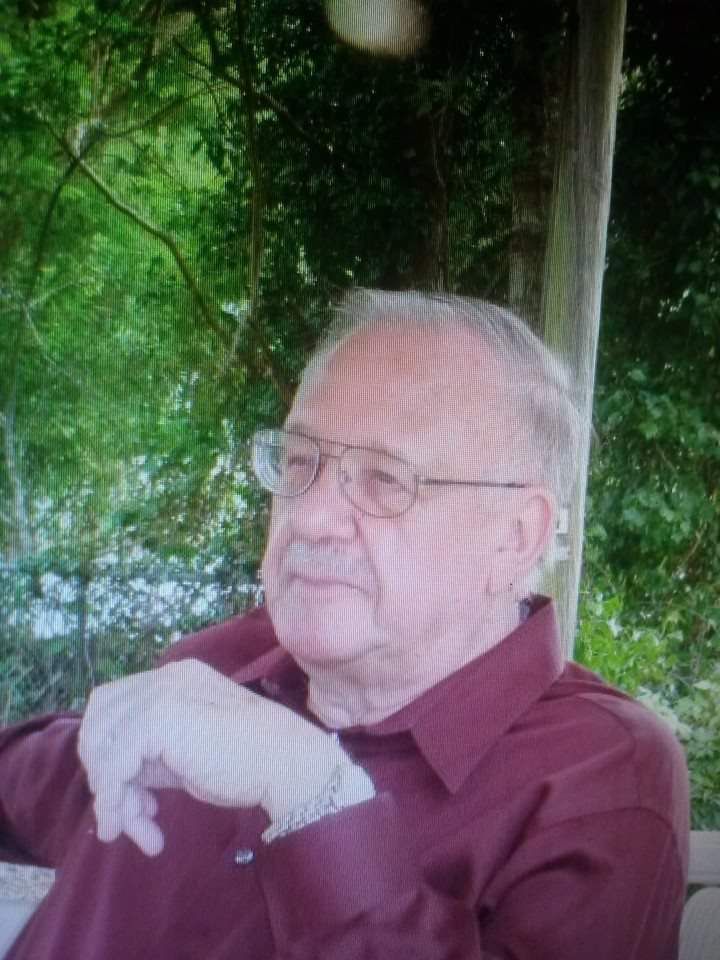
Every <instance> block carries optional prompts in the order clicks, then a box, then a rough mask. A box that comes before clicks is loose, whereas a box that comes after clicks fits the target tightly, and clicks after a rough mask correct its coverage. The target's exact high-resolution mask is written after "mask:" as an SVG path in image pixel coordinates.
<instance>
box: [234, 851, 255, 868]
mask: <svg viewBox="0 0 720 960" xmlns="http://www.w3.org/2000/svg"><path fill="white" fill-rule="evenodd" d="M233 859H234V860H235V865H236V866H238V867H246V866H247V865H248V864H250V863H252V862H253V860H254V859H255V853H254V851H252V850H251V849H250V847H239V848H238V849H237V850H236V851H235V856H234V858H233Z"/></svg>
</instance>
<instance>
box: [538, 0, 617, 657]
mask: <svg viewBox="0 0 720 960" xmlns="http://www.w3.org/2000/svg"><path fill="white" fill-rule="evenodd" d="M625 8H626V0H577V14H576V18H575V22H574V23H573V24H571V27H570V29H571V37H570V40H571V43H570V47H571V51H570V62H569V73H568V80H567V85H566V90H565V98H564V107H563V111H562V121H561V129H560V139H559V144H558V155H557V165H556V173H555V185H554V190H553V200H552V206H551V211H550V221H549V227H548V244H547V251H546V257H545V277H544V284H543V306H542V317H543V330H544V338H545V341H546V343H547V344H548V345H549V346H551V347H553V348H554V349H556V350H557V351H558V352H559V353H560V354H561V355H562V356H564V357H565V359H566V360H567V362H568V363H569V364H570V366H571V368H572V371H573V373H574V378H575V387H576V391H577V399H578V403H579V405H580V409H581V411H582V414H583V423H584V429H583V437H582V444H581V451H580V458H579V463H578V473H577V478H576V481H575V487H574V492H573V495H572V497H571V500H570V503H569V504H568V505H567V506H568V510H569V523H568V552H569V555H568V558H567V561H566V564H567V567H566V569H564V570H563V569H561V570H559V571H558V572H556V574H555V581H556V582H555V594H556V596H557V598H558V610H559V615H560V624H561V630H562V634H563V638H564V641H565V644H566V649H567V652H568V655H571V654H572V650H573V643H574V634H575V627H576V621H577V604H578V591H579V586H580V572H581V563H582V545H583V521H584V513H585V492H586V485H587V469H588V461H589V453H590V436H591V423H592V400H593V389H594V380H595V360H596V354H597V342H598V331H599V326H600V304H601V294H602V281H603V273H604V268H605V245H606V237H607V225H608V217H609V211H610V181H611V173H612V157H613V148H614V144H615V120H616V115H617V103H618V96H619V91H620V76H621V66H622V48H623V33H624V28H625ZM562 566H563V567H565V564H562Z"/></svg>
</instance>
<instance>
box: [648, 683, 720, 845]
mask: <svg viewBox="0 0 720 960" xmlns="http://www.w3.org/2000/svg"><path fill="white" fill-rule="evenodd" d="M639 699H640V700H641V701H642V702H643V703H645V705H646V706H648V707H650V709H652V710H654V711H655V712H656V713H657V714H658V715H659V716H661V717H662V718H663V719H664V720H665V721H666V722H667V723H669V725H670V727H671V728H672V729H673V731H674V732H675V734H676V735H677V736H678V738H679V739H680V741H681V742H682V744H683V745H684V747H685V751H686V754H687V759H688V767H689V769H690V790H691V800H692V814H693V828H694V829H696V830H718V829H720V792H718V784H720V666H718V665H716V667H715V669H714V670H713V672H712V673H711V674H710V675H709V676H708V678H707V679H705V680H698V681H696V682H695V683H693V684H691V685H690V686H689V687H688V689H687V691H686V692H685V693H684V694H683V695H682V696H680V697H679V698H678V699H675V700H673V701H670V700H668V699H667V698H665V697H663V696H662V695H661V694H658V693H656V692H653V691H651V690H641V691H640V694H639Z"/></svg>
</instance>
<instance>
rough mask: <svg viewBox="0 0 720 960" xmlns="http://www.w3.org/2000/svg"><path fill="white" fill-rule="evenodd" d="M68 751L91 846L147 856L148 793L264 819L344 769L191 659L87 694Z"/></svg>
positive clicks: (152, 810) (153, 845)
mask: <svg viewBox="0 0 720 960" xmlns="http://www.w3.org/2000/svg"><path fill="white" fill-rule="evenodd" d="M78 752H79V754H80V759H81V761H82V763H83V764H84V766H85V769H86V771H87V777H88V783H89V785H90V790H91V791H92V793H93V794H94V795H95V816H96V818H97V834H98V837H99V839H100V840H104V841H106V842H110V841H112V840H115V839H116V838H117V837H118V836H120V834H121V833H125V834H126V835H127V836H128V837H129V838H130V839H131V840H132V841H133V842H134V843H136V844H137V846H138V847H140V849H141V850H142V851H143V853H146V854H147V855H148V856H155V855H157V854H158V853H160V852H161V851H162V849H163V834H162V831H161V830H160V828H159V827H158V825H157V824H156V823H155V821H154V817H155V814H156V812H157V801H156V799H155V796H154V794H153V792H152V791H153V789H158V788H168V787H169V788H176V789H181V790H186V791H187V792H188V793H190V794H192V796H194V797H196V798H197V799H199V800H203V801H206V802H207V803H214V804H216V805H218V806H227V807H253V806H258V805H259V806H262V807H263V808H264V809H265V810H266V811H267V813H268V814H269V816H270V818H271V820H272V821H273V822H274V821H277V820H279V819H280V818H282V817H283V816H284V814H285V813H287V811H289V810H291V809H293V808H294V807H296V806H297V805H298V804H300V803H302V802H303V801H305V800H308V799H310V798H311V797H313V796H315V794H317V793H318V792H319V791H321V790H322V788H323V786H324V785H325V783H327V781H328V779H329V778H330V777H331V776H332V773H333V771H334V770H335V769H336V768H337V766H338V764H339V763H342V762H343V761H344V762H349V761H348V760H347V756H346V754H345V753H344V752H343V750H342V748H341V747H340V746H339V744H337V743H336V742H335V740H334V739H333V738H332V737H331V736H330V735H329V734H327V733H324V732H323V731H322V730H320V729H318V728H317V727H315V726H313V725H312V724H311V723H308V722H307V721H305V720H303V719H302V718H301V717H299V716H297V715H296V714H295V713H293V712H292V711H291V710H288V709H287V708H285V707H283V706H280V705H278V704H276V703H272V702H271V701H269V700H266V699H264V698H263V697H260V696H257V695H256V694H254V693H252V692H251V691H249V690H246V689H245V688H244V687H242V686H240V685H239V684H237V683H234V682H233V681H232V680H229V679H228V678H227V677H225V676H223V674H221V673H218V672H217V671H215V670H213V669H212V668H211V667H208V666H206V665H205V664H203V663H201V662H200V661H198V660H183V661H180V662H179V663H173V664H169V665H168V666H166V667H162V668H160V669H158V670H151V671H149V672H147V673H139V674H135V675H134V676H132V677H128V678H126V679H123V680H116V681H115V682H113V683H108V684H105V685H104V686H102V687H98V688H97V689H96V690H94V691H93V693H92V695H91V696H90V699H89V701H88V705H87V709H86V711H85V716H84V718H83V722H82V726H81V728H80V738H79V745H78Z"/></svg>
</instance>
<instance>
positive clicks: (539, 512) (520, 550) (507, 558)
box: [488, 487, 557, 596]
mask: <svg viewBox="0 0 720 960" xmlns="http://www.w3.org/2000/svg"><path fill="white" fill-rule="evenodd" d="M515 497H516V502H515V503H514V504H513V505H512V510H511V512H510V513H509V514H508V516H507V517H505V518H504V520H503V521H502V524H501V528H502V534H501V537H500V539H499V541H498V545H497V549H496V552H495V556H494V558H493V559H494V565H493V569H492V570H491V571H490V573H489V576H488V592H489V593H490V594H491V595H492V596H498V595H500V594H503V593H514V592H515V591H516V590H518V588H519V587H521V585H522V584H523V582H524V581H525V580H526V578H527V577H528V575H529V574H530V573H531V572H532V571H533V570H534V569H535V567H536V566H537V565H538V564H539V563H540V561H541V559H542V557H543V556H544V555H545V552H546V551H547V549H548V547H549V545H550V543H551V541H552V539H553V537H554V535H555V527H556V524H557V505H556V502H555V498H554V497H553V495H552V493H550V491H549V490H546V489H544V488H543V487H528V488H527V489H526V490H522V491H519V492H518V494H516V495H515ZM520 593H522V590H520Z"/></svg>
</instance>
